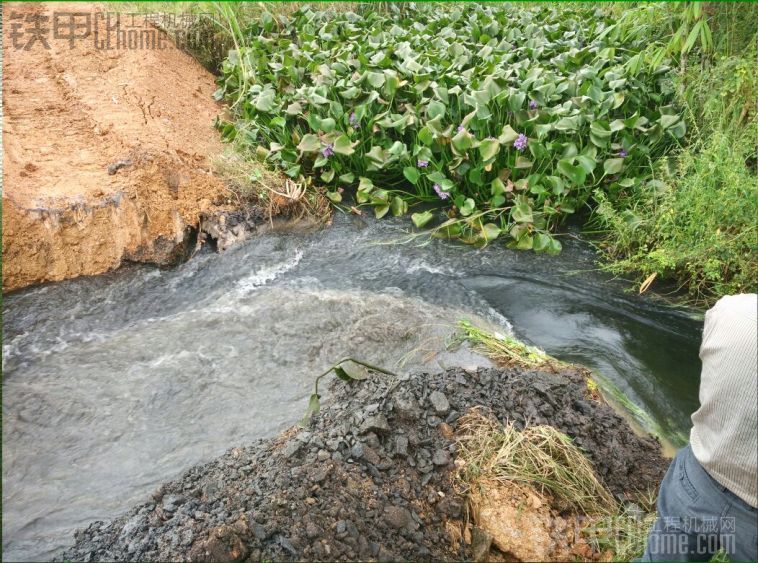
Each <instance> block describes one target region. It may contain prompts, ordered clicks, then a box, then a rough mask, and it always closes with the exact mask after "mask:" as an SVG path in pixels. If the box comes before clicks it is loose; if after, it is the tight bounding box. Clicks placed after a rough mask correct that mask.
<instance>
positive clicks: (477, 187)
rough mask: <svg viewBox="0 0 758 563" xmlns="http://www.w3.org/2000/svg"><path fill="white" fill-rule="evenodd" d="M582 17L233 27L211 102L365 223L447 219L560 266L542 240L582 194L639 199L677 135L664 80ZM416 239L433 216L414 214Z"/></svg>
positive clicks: (448, 13) (637, 38)
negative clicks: (225, 103) (353, 202)
mask: <svg viewBox="0 0 758 563" xmlns="http://www.w3.org/2000/svg"><path fill="white" fill-rule="evenodd" d="M612 23H613V22H612V20H611V19H609V18H608V17H607V16H606V15H604V13H603V12H602V11H600V10H597V9H594V8H592V7H578V8H569V7H561V8H560V11H558V10H557V9H554V8H550V7H540V8H534V9H524V8H522V7H507V6H495V7H493V6H486V7H482V6H472V5H466V6H460V5H458V6H443V5H439V4H437V5H423V6H421V7H419V8H417V9H415V10H406V11H404V12H403V13H399V12H398V11H396V13H394V14H380V13H377V12H368V13H365V14H363V15H362V16H359V15H357V14H355V13H352V12H343V13H337V12H334V11H327V12H317V11H313V10H311V9H310V8H308V7H307V6H306V7H303V8H301V9H299V10H298V11H296V12H295V13H293V14H291V15H277V16H273V15H271V14H268V13H264V14H263V16H262V17H261V18H260V20H258V21H256V22H253V23H251V24H250V25H249V27H247V28H246V29H241V28H240V26H239V24H238V22H230V25H229V29H230V30H231V31H232V33H233V35H234V37H235V43H236V47H237V48H236V49H235V50H234V51H232V52H231V53H230V56H229V58H228V60H227V61H225V63H224V65H223V69H222V72H223V75H222V78H221V80H220V83H221V88H220V89H219V91H218V93H217V94H218V97H219V98H226V99H227V100H229V101H230V102H231V104H232V108H233V112H234V117H235V120H234V121H233V122H224V123H221V124H220V129H221V131H222V133H223V135H224V136H225V137H226V138H227V139H236V140H237V142H238V143H242V144H247V145H248V146H249V147H250V151H251V153H252V152H256V151H257V154H259V155H261V156H265V158H266V160H267V161H268V162H269V163H271V164H272V165H276V166H280V167H281V168H282V169H283V170H284V171H285V173H286V174H288V175H289V176H291V177H293V178H298V179H300V180H301V181H303V182H304V183H308V182H313V181H316V182H318V183H321V184H324V185H326V186H328V187H329V189H330V192H329V194H330V198H331V199H332V200H333V201H335V202H339V201H340V200H341V197H342V196H341V192H342V190H343V188H345V187H351V188H354V189H356V191H357V193H356V199H357V202H358V203H359V204H361V205H365V206H372V207H373V208H374V212H375V213H376V215H377V216H378V217H381V216H383V215H385V214H387V213H388V212H391V213H392V214H393V215H402V214H404V213H406V212H407V211H408V208H409V205H413V204H416V203H419V202H423V201H441V202H442V203H444V204H447V205H449V206H450V208H449V210H448V217H449V219H448V220H446V221H445V222H444V223H442V224H441V225H439V226H438V227H437V229H436V232H437V233H438V234H440V235H445V236H449V237H452V238H457V239H460V240H463V241H465V242H471V243H480V244H486V243H487V242H489V241H491V240H493V239H495V238H497V237H498V236H500V235H501V234H503V235H506V236H507V239H508V244H509V245H510V246H513V247H517V248H521V249H534V250H535V251H546V252H552V253H554V252H558V251H560V248H561V245H560V243H559V242H558V241H557V240H556V239H555V238H553V236H552V235H551V234H550V232H551V231H552V230H554V228H555V227H556V225H557V224H559V223H560V222H561V221H562V220H563V219H564V218H565V217H566V216H567V215H569V214H572V213H574V212H575V210H577V209H579V208H580V207H581V206H583V205H585V204H586V203H587V202H588V200H589V198H590V197H591V196H592V194H593V193H596V190H600V192H597V193H608V194H611V195H610V197H612V198H613V197H615V195H614V194H618V193H620V192H623V191H624V190H630V189H637V188H639V187H640V186H645V185H647V182H648V179H649V177H650V173H651V171H650V166H649V163H650V162H651V161H652V160H655V159H656V158H658V157H659V156H660V155H662V154H664V153H665V152H666V150H667V148H668V146H670V145H671V143H672V141H675V139H676V138H680V137H682V136H683V135H684V133H685V124H684V121H683V120H682V119H681V117H680V116H679V114H678V112H677V110H676V109H675V108H674V107H673V106H672V105H671V100H672V97H673V94H674V93H673V88H672V86H671V81H670V79H669V72H668V69H667V67H665V66H659V67H658V69H657V70H656V71H652V70H651V67H650V66H648V65H645V64H644V60H643V58H642V57H641V56H640V54H641V52H642V51H643V50H644V49H645V48H646V46H647V42H648V41H649V38H646V37H644V36H642V35H640V34H631V33H624V34H622V33H620V32H619V29H618V28H616V27H615V26H612ZM412 218H413V222H414V223H415V224H416V226H418V227H421V226H424V225H427V224H430V222H431V221H432V220H433V219H434V215H433V213H432V212H430V211H424V212H419V213H414V214H413V216H412Z"/></svg>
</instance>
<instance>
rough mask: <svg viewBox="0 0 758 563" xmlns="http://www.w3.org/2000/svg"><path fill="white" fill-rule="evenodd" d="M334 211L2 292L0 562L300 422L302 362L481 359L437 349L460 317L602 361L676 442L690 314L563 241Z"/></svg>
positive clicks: (693, 375)
mask: <svg viewBox="0 0 758 563" xmlns="http://www.w3.org/2000/svg"><path fill="white" fill-rule="evenodd" d="M407 225H408V223H407V220H383V221H380V222H376V221H373V220H363V219H359V218H357V217H352V216H344V215H341V214H337V216H336V217H335V222H334V225H333V226H332V227H331V228H329V229H326V230H323V231H317V232H312V233H302V232H300V233H292V232H289V233H283V232H271V233H269V234H266V235H263V236H260V237H257V238H255V239H253V240H250V241H249V242H247V243H246V244H244V245H242V246H239V247H237V248H234V249H232V250H230V251H227V252H226V253H224V254H215V253H211V252H207V253H201V254H200V255H198V256H196V257H195V258H194V259H193V260H191V261H190V262H188V263H185V264H183V265H181V266H179V267H177V268H175V269H170V270H161V269H157V268H153V267H148V266H130V267H126V268H124V269H122V270H119V271H118V272H115V273H112V274H107V275H103V276H98V277H93V278H86V279H78V280H72V281H66V282H61V283H57V284H51V285H47V286H43V287H38V288H33V289H29V290H25V291H22V292H18V293H14V294H10V295H8V296H6V297H5V299H4V302H3V377H4V379H3V469H2V471H3V559H5V560H42V559H46V558H49V557H52V556H53V555H54V554H55V553H56V552H57V551H58V550H60V549H61V548H62V547H65V546H66V545H68V544H70V543H72V532H73V530H74V529H75V528H77V527H81V526H85V525H86V524H88V523H89V522H91V521H92V520H95V519H103V518H109V517H111V516H114V515H117V514H118V513H120V512H122V511H125V510H126V509H127V508H128V507H129V506H130V505H131V504H132V503H135V502H137V501H139V500H141V499H143V498H144V497H145V496H146V495H147V494H148V493H150V492H151V491H152V490H154V489H155V488H156V486H157V485H158V484H159V483H160V482H162V481H165V480H168V479H171V478H173V477H175V476H177V475H178V474H180V473H181V472H182V471H184V470H185V469H187V468H189V467H190V466H191V465H193V464H195V463H198V462H201V461H205V460H209V459H211V458H212V457H214V456H216V455H218V454H221V453H222V452H224V451H225V450H227V449H229V448H231V447H234V446H236V445H240V444H244V443H246V442H249V441H251V440H253V439H255V438H259V437H267V436H271V435H273V434H275V433H276V432H278V431H280V430H282V429H283V428H286V427H287V426H289V425H291V424H293V423H294V422H296V421H297V420H298V419H299V417H300V416H301V414H302V413H303V411H304V409H305V406H306V397H307V395H308V394H309V392H310V390H311V385H312V380H313V377H314V375H316V374H317V373H319V372H320V371H322V370H323V369H325V368H326V367H328V366H329V365H331V364H332V363H333V362H334V361H335V360H337V359H339V358H340V357H343V356H347V355H353V356H355V357H359V358H363V359H365V360H366V361H369V362H371V363H375V364H379V365H382V366H385V367H388V368H391V369H393V370H399V371H411V370H418V369H425V370H427V371H431V370H438V369H441V368H443V367H445V366H447V365H452V364H463V365H471V366H473V365H477V364H478V365H486V364H487V363H488V362H487V360H486V359H484V358H482V357H480V356H478V355H476V354H474V353H472V352H470V351H468V350H466V349H465V348H464V349H458V350H448V351H444V349H445V345H446V342H447V340H448V339H449V336H450V334H451V333H452V331H453V325H454V324H455V322H456V321H457V320H459V319H463V318H466V319H470V320H472V321H473V322H474V323H479V324H481V325H482V326H484V327H489V328H491V329H493V330H499V331H501V332H512V333H513V334H515V335H516V336H517V337H519V338H521V339H524V340H526V341H528V342H530V343H533V344H536V345H538V346H540V347H541V348H543V349H544V350H546V351H547V352H549V353H551V354H553V355H555V356H557V357H559V358H561V359H564V360H569V361H576V362H581V363H583V364H585V365H587V366H589V367H591V368H593V369H594V370H596V371H597V372H598V373H599V374H601V376H602V377H603V378H605V379H606V380H607V381H608V382H610V383H611V384H613V385H614V386H615V387H616V388H618V389H619V390H620V391H621V392H623V394H624V395H625V396H626V397H627V398H628V400H629V401H630V402H631V403H632V404H633V405H636V407H639V408H641V409H643V410H644V411H645V412H646V413H647V415H648V416H647V417H646V418H645V417H643V419H642V420H641V422H642V425H643V426H648V427H649V428H655V429H656V430H657V431H658V432H660V433H662V434H664V435H666V436H668V437H669V438H670V439H671V440H672V441H674V442H678V441H680V440H681V439H682V436H686V433H687V431H688V428H689V414H690V413H691V412H692V411H693V410H694V409H695V408H697V386H698V373H699V360H698V357H697V352H698V345H699V339H700V330H701V328H702V320H698V319H697V317H696V316H694V315H691V314H689V313H686V312H681V311H677V310H674V309H672V308H670V307H666V306H664V305H661V304H659V303H656V302H655V301H653V300H651V299H649V298H646V297H645V298H641V297H638V296H632V295H627V294H625V293H623V292H622V289H621V287H620V286H619V285H618V284H616V283H614V282H613V281H611V280H609V279H608V278H607V277H606V276H602V275H600V274H598V273H596V272H593V271H592V270H593V269H594V266H593V254H592V252H591V251H590V250H588V249H587V248H586V247H585V246H584V245H582V244H581V243H579V242H576V241H573V240H572V239H571V238H567V239H566V240H565V242H564V248H565V250H564V252H563V253H562V254H561V255H560V256H557V257H548V256H537V255H535V254H533V253H523V252H515V251H509V250H506V249H504V248H503V247H502V246H499V245H493V246H492V247H489V248H486V249H484V250H476V249H472V248H468V247H462V246H458V245H453V244H449V243H446V242H442V241H434V242H431V243H429V244H425V245H421V244H419V243H421V242H428V241H424V240H416V241H413V242H405V243H403V242H404V235H405V229H406V228H407Z"/></svg>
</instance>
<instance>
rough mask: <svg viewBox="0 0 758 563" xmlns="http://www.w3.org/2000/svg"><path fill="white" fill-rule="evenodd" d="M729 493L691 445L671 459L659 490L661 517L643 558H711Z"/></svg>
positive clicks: (716, 545)
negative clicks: (693, 450)
mask: <svg viewBox="0 0 758 563" xmlns="http://www.w3.org/2000/svg"><path fill="white" fill-rule="evenodd" d="M729 506H730V505H729V503H728V502H727V498H726V496H725V495H724V494H723V492H722V491H720V490H719V489H718V487H717V486H716V485H715V481H713V479H712V478H711V477H710V476H709V475H708V474H707V473H706V472H705V470H704V469H703V468H702V467H701V466H700V464H699V463H698V461H697V460H696V459H695V457H694V456H693V455H692V451H691V450H690V448H689V446H687V447H686V448H684V449H682V450H680V451H679V452H678V453H677V454H676V457H674V459H673V461H672V462H671V466H670V467H669V469H668V471H667V472H666V476H665V477H664V479H663V482H662V483H661V488H660V492H659V493H658V503H657V507H658V517H657V519H656V521H655V524H654V526H653V529H652V530H651V531H650V535H649V537H648V543H647V547H646V548H645V554H644V555H643V557H642V561H708V560H709V559H710V558H711V557H712V556H713V554H714V553H715V552H716V551H718V548H719V538H718V526H719V520H720V518H721V517H722V516H724V514H725V513H726V511H727V509H728V508H729Z"/></svg>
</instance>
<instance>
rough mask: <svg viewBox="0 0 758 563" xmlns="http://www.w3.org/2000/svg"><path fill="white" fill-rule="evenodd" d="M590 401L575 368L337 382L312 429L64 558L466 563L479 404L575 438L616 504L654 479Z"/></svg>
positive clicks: (658, 464)
mask: <svg viewBox="0 0 758 563" xmlns="http://www.w3.org/2000/svg"><path fill="white" fill-rule="evenodd" d="M586 392H587V390H586V385H585V381H584V378H583V376H582V372H581V371H579V370H566V371H564V372H562V373H561V374H551V373H545V372H539V371H524V370H520V369H509V370H500V369H480V370H478V371H466V370H462V369H451V370H448V371H447V372H444V373H440V374H435V375H429V374H417V375H414V376H411V377H408V378H400V379H396V378H393V377H388V376H385V375H379V374H376V375H372V377H371V378H370V379H369V380H366V381H361V382H356V383H352V384H347V383H344V382H342V381H338V382H336V383H335V384H334V387H333V395H332V399H331V401H330V403H329V405H327V406H324V407H323V408H322V410H321V412H320V413H319V414H317V415H316V416H315V418H314V421H313V423H312V425H311V427H310V428H308V429H307V430H298V429H292V430H290V431H288V432H286V433H285V434H283V435H281V436H279V437H278V438H276V439H273V440H267V441H259V442H257V443H255V444H253V445H251V446H248V447H244V448H235V449H233V450H230V451H229V452H227V453H226V454H225V455H224V456H222V457H220V458H218V459H216V460H215V461H213V462H211V463H208V464H206V465H200V466H196V467H193V468H192V469H190V470H189V471H187V472H186V473H185V474H184V475H183V476H182V477H181V478H180V479H178V480H176V481H173V482H170V483H167V484H166V485H164V486H162V487H161V488H160V489H159V490H158V491H156V492H155V493H154V494H153V495H152V497H151V498H150V499H148V500H147V501H146V502H145V503H143V504H141V505H139V506H136V507H134V508H133V509H131V510H130V511H129V512H128V513H126V514H125V515H123V516H121V517H120V518H118V519H116V520H115V521H113V522H110V523H106V522H96V523H94V524H92V525H90V526H89V527H88V528H87V529H85V530H81V531H79V532H77V534H76V544H75V545H74V546H73V547H72V548H71V549H69V550H67V551H66V552H65V553H64V554H63V555H62V559H70V560H74V561H100V560H110V561H112V560H135V561H136V560H141V561H145V560H163V561H167V560H172V561H180V560H198V561H223V560H245V559H249V560H260V559H268V560H316V559H318V560H356V559H363V560H365V559H375V560H397V559H426V560H432V559H434V560H460V559H470V558H471V554H470V553H469V552H468V551H467V548H466V547H465V546H464V547H456V546H458V545H463V544H458V543H457V542H455V541H452V540H451V537H450V533H449V531H448V529H447V528H446V523H448V522H450V521H456V520H459V519H461V518H462V517H463V513H464V511H465V499H464V498H462V497H461V496H459V495H457V494H456V493H455V491H454V489H453V476H454V471H455V464H454V460H455V454H456V446H455V437H454V432H455V427H456V421H457V420H458V418H459V417H460V416H461V415H462V414H464V413H465V412H466V411H467V410H468V409H470V408H472V407H476V406H483V407H486V408H488V409H490V410H491V411H492V413H493V414H494V415H495V416H496V417H497V418H498V419H499V420H501V421H503V422H504V421H506V420H512V421H514V422H515V423H516V424H517V425H519V426H523V425H524V424H550V425H552V426H555V427H557V428H558V429H560V430H561V431H563V432H565V433H566V434H568V435H569V436H572V437H573V438H574V439H575V442H576V443H577V444H578V445H579V446H581V447H582V448H584V450H585V451H586V452H587V455H588V457H589V458H590V460H591V461H592V463H593V464H594V466H595V468H596V471H597V473H598V475H599V477H600V478H601V479H602V481H603V482H604V483H605V484H606V485H607V486H608V488H609V489H610V490H611V491H612V492H613V493H614V494H615V495H617V496H618V497H619V498H624V497H625V494H626V493H627V492H633V491H638V490H646V489H647V488H648V487H649V486H650V485H654V484H657V483H659V482H660V479H661V478H662V476H663V472H664V471H665V468H666V465H667V463H666V461H665V460H664V459H663V458H662V457H661V456H660V453H659V452H660V446H659V444H658V442H657V441H655V440H653V439H651V438H641V437H639V436H636V435H635V434H634V433H633V432H632V430H631V429H630V428H629V426H628V425H627V423H626V422H625V421H624V420H623V419H621V418H620V417H619V416H618V415H616V414H615V413H614V412H613V410H612V409H611V408H610V407H609V406H607V405H606V404H602V403H598V402H595V401H592V400H590V399H588V398H587V397H586ZM219 416H223V413H219ZM254 423H255V422H254V421H251V424H254Z"/></svg>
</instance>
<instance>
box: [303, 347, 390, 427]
mask: <svg viewBox="0 0 758 563" xmlns="http://www.w3.org/2000/svg"><path fill="white" fill-rule="evenodd" d="M369 370H371V371H373V372H376V373H383V374H384V375H391V376H393V377H396V375H395V374H394V373H392V372H391V371H387V370H386V369H384V368H380V367H377V366H373V365H371V364H367V363H366V362H364V361H361V360H356V359H355V358H342V359H341V360H340V361H338V362H337V363H335V364H333V365H332V366H331V367H330V368H329V369H327V370H326V371H325V372H323V373H322V374H321V375H319V376H318V377H317V378H316V380H315V381H314V382H313V393H312V394H311V396H310V399H309V400H308V408H307V409H306V410H305V415H304V416H303V418H302V419H301V420H300V423H299V424H300V426H301V427H302V428H305V427H306V426H308V423H309V422H310V420H311V418H312V417H313V415H314V414H316V413H317V412H318V411H319V410H321V395H320V394H319V392H318V382H319V381H321V379H323V378H324V377H326V376H327V375H329V374H330V373H331V372H334V375H336V376H337V377H339V378H340V379H341V380H342V381H348V382H350V381H363V380H364V379H367V378H368V377H369Z"/></svg>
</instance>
